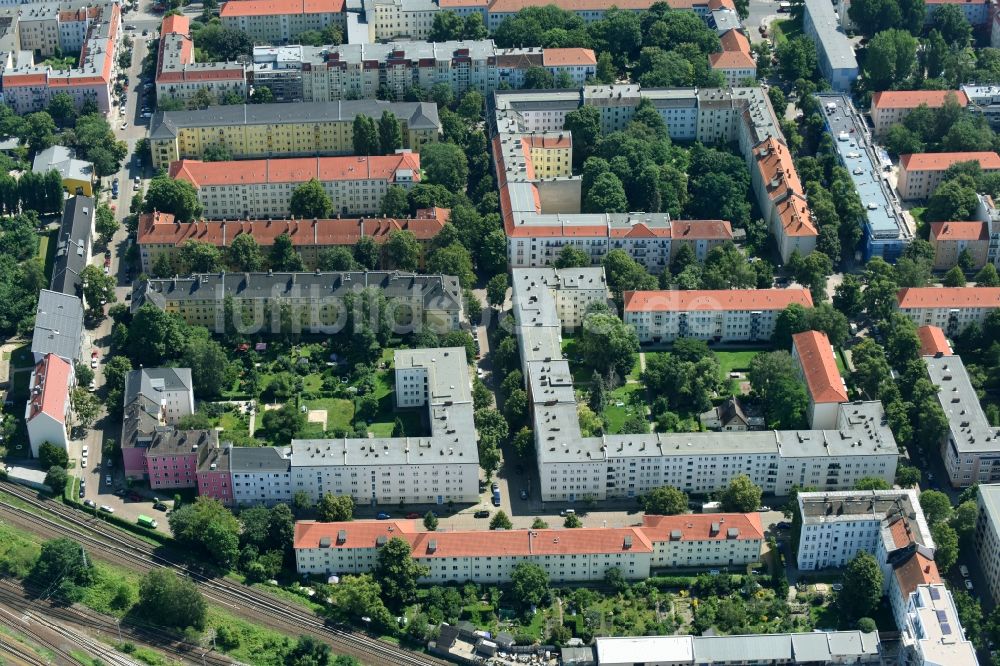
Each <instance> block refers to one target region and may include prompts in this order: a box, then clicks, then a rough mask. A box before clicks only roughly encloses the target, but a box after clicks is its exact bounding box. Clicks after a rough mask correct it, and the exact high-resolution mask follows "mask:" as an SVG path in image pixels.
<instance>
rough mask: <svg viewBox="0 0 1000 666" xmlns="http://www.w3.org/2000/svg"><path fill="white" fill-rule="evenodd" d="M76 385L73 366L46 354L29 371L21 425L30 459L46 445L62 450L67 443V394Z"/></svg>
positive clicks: (68, 405) (57, 357)
mask: <svg viewBox="0 0 1000 666" xmlns="http://www.w3.org/2000/svg"><path fill="white" fill-rule="evenodd" d="M75 383H76V373H75V372H74V369H73V366H72V365H71V364H70V363H67V362H66V361H64V360H63V359H61V358H60V357H59V356H57V355H55V354H47V355H46V356H45V357H44V358H42V360H40V361H39V362H38V363H37V364H35V367H34V368H33V369H32V370H31V378H30V379H29V380H28V390H29V395H28V400H27V402H26V404H25V406H24V422H25V425H26V426H27V430H28V443H29V444H30V446H31V455H32V456H34V457H35V458H37V457H38V449H39V447H40V446H41V445H42V444H44V443H45V442H50V443H52V444H55V445H56V446H58V447H60V448H62V449H65V448H66V445H67V444H68V443H69V433H68V429H69V423H70V409H71V403H70V398H69V396H70V390H71V389H72V388H73V385H74V384H75Z"/></svg>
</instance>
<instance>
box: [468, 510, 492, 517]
mask: <svg viewBox="0 0 1000 666" xmlns="http://www.w3.org/2000/svg"><path fill="white" fill-rule="evenodd" d="M472 515H473V516H474V517H476V518H489V517H490V512H489V511H487V510H486V509H480V510H479V511H476V512H475V513H474V514H472Z"/></svg>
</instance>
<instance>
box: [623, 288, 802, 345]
mask: <svg viewBox="0 0 1000 666" xmlns="http://www.w3.org/2000/svg"><path fill="white" fill-rule="evenodd" d="M623 297H624V299H625V309H624V316H623V317H622V318H623V319H624V321H625V323H626V324H629V325H631V326H633V327H634V328H635V331H636V334H637V335H638V336H639V342H640V343H653V344H660V343H664V342H673V341H674V340H676V339H677V338H698V339H699V340H707V341H710V342H754V341H761V340H770V339H771V336H773V335H774V324H775V321H776V320H777V318H778V315H780V314H781V313H782V312H784V310H785V308H787V307H788V306H789V305H791V304H792V303H797V304H799V305H802V306H803V307H807V308H809V307H812V297H811V296H810V295H809V290H808V289H801V288H798V289H736V290H732V289H720V290H702V289H694V290H683V291H626V292H624V294H623Z"/></svg>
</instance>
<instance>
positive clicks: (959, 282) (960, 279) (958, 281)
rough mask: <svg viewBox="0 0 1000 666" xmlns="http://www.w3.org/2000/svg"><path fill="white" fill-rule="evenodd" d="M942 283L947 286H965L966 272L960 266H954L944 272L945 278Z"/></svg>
mask: <svg viewBox="0 0 1000 666" xmlns="http://www.w3.org/2000/svg"><path fill="white" fill-rule="evenodd" d="M941 283H942V284H943V285H944V286H946V287H964V286H965V273H963V272H962V269H961V268H959V267H958V266H952V267H951V269H950V270H949V271H948V272H947V273H945V274H944V278H943V279H942V280H941Z"/></svg>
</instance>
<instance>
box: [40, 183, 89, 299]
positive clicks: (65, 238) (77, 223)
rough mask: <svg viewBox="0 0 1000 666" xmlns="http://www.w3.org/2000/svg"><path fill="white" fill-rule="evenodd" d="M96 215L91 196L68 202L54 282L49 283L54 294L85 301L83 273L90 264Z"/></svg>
mask: <svg viewBox="0 0 1000 666" xmlns="http://www.w3.org/2000/svg"><path fill="white" fill-rule="evenodd" d="M96 212H97V211H96V209H95V202H94V199H92V198H91V197H83V196H76V197H72V198H70V199H67V200H66V204H65V205H64V206H63V215H62V221H61V223H60V225H59V235H58V238H57V241H56V242H57V246H56V256H55V260H54V261H53V262H52V281H51V282H50V283H49V287H50V288H51V289H52V291H55V292H59V293H60V294H66V295H68V296H74V297H76V298H83V281H82V280H81V279H80V274H81V273H82V272H83V269H84V268H86V266H87V264H88V263H90V255H91V251H92V250H93V243H94V240H95V229H94V224H95V218H96Z"/></svg>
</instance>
